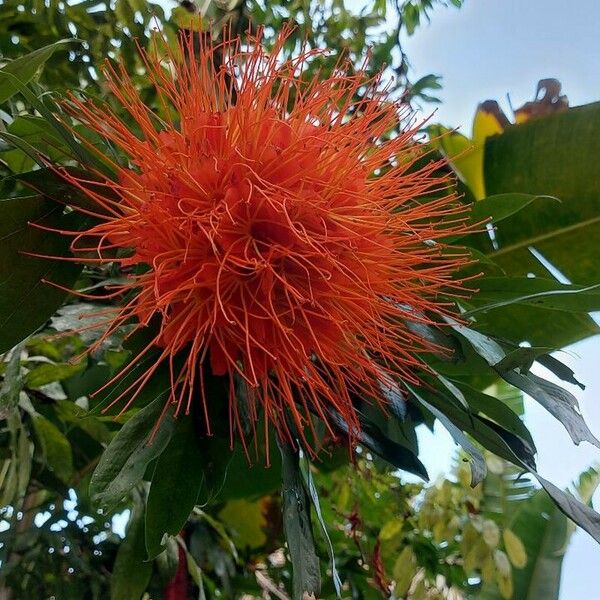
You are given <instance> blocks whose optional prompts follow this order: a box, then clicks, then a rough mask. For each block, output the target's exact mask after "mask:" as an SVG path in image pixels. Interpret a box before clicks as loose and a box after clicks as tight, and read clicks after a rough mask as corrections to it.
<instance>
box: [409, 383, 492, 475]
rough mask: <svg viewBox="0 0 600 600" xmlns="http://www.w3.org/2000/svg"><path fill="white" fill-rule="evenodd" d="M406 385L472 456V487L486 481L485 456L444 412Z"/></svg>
mask: <svg viewBox="0 0 600 600" xmlns="http://www.w3.org/2000/svg"><path fill="white" fill-rule="evenodd" d="M405 385H406V387H407V389H408V390H409V391H410V392H411V393H412V395H413V396H414V397H415V398H416V399H417V400H418V401H419V402H420V403H421V404H422V405H423V406H424V407H425V408H426V409H427V410H428V411H430V412H431V413H432V414H433V415H434V417H435V418H436V419H438V420H439V421H440V423H441V424H442V425H443V426H444V427H445V428H446V429H447V430H448V433H449V434H450V435H451V436H452V439H453V440H454V441H455V442H456V443H457V444H459V445H460V446H461V447H462V449H463V450H464V451H465V452H466V453H467V454H468V455H469V456H470V463H471V487H475V486H476V485H477V484H479V483H481V482H482V481H483V480H484V479H485V475H486V473H487V466H486V464H485V459H484V458H483V454H482V453H481V451H480V450H479V448H477V446H475V445H474V444H473V443H472V442H471V440H469V438H468V437H467V436H466V435H465V434H464V433H463V432H462V431H461V429H460V428H459V427H457V426H456V425H455V424H454V423H453V422H452V421H451V420H450V419H449V418H448V417H447V415H446V414H445V413H444V412H443V411H442V410H439V409H438V408H437V407H436V406H433V405H431V404H430V403H429V402H427V401H426V400H425V399H424V398H423V397H422V396H421V394H419V393H418V392H416V391H415V390H414V388H412V387H411V386H409V385H408V384H405Z"/></svg>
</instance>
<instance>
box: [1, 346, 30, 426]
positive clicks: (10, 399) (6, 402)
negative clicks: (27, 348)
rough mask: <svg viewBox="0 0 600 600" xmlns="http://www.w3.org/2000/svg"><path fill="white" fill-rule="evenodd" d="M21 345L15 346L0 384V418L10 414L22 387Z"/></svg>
mask: <svg viewBox="0 0 600 600" xmlns="http://www.w3.org/2000/svg"><path fill="white" fill-rule="evenodd" d="M22 350H23V345H22V344H19V345H18V346H16V347H15V348H14V349H13V351H12V354H11V355H10V359H9V360H8V363H7V365H6V371H5V372H4V377H3V378H2V384H1V385H0V418H1V419H5V418H7V416H8V415H9V414H11V413H12V412H13V411H14V410H15V409H16V408H17V405H18V403H19V394H20V393H21V390H22V389H23V384H24V382H23V377H22V376H21V351H22Z"/></svg>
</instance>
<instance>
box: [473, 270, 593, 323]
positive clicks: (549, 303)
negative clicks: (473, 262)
mask: <svg viewBox="0 0 600 600" xmlns="http://www.w3.org/2000/svg"><path fill="white" fill-rule="evenodd" d="M474 285H476V286H477V292H476V294H475V295H474V296H473V297H472V298H471V299H470V302H471V304H475V305H476V307H477V308H476V309H474V310H471V311H469V314H470V315H472V314H477V313H481V312H485V311H492V310H495V309H499V308H503V307H509V306H511V307H512V306H513V305H514V304H523V305H526V306H534V307H537V308H547V309H551V310H562V311H568V312H583V313H587V312H593V311H597V310H600V284H594V285H590V286H581V285H570V284H563V283H559V282H558V281H555V280H552V279H546V278H543V277H485V278H482V279H480V280H477V281H476V282H474ZM510 314H511V313H510V312H508V313H506V316H507V317H508V315H510ZM545 314H548V313H545ZM550 314H551V313H550ZM497 316H498V313H497V312H494V315H493V316H492V319H496V318H497Z"/></svg>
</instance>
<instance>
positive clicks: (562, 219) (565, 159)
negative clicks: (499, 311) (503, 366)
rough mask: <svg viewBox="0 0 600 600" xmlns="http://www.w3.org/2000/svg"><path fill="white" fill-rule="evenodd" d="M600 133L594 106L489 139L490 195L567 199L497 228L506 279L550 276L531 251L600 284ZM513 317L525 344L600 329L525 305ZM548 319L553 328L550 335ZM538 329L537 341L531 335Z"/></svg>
mask: <svg viewBox="0 0 600 600" xmlns="http://www.w3.org/2000/svg"><path fill="white" fill-rule="evenodd" d="M599 128H600V103H595V104H589V105H586V106H581V107H577V108H572V109H570V110H568V111H566V112H563V113H560V114H554V115H551V116H548V117H544V118H540V119H535V120H531V121H528V122H526V123H523V124H520V125H517V126H514V127H509V128H507V129H506V131H505V132H504V133H502V134H501V135H496V136H493V137H490V138H488V139H487V140H486V145H485V160H484V170H485V185H486V189H487V192H488V194H490V195H492V194H493V195H496V194H503V193H523V194H531V195H540V194H543V195H551V196H556V197H558V198H560V200H561V202H560V203H553V202H539V203H532V204H531V205H529V206H528V207H527V210H522V211H519V212H518V213H516V214H514V215H512V216H511V217H509V218H506V219H505V220H503V221H502V222H501V223H499V224H498V226H497V229H496V235H495V237H496V241H497V243H498V249H497V250H496V249H494V248H493V246H492V244H491V242H490V241H488V242H487V244H486V248H485V251H486V253H488V254H489V256H491V257H492V258H493V259H494V260H495V261H496V262H497V263H498V264H499V265H500V266H501V267H502V268H503V269H504V270H505V271H506V273H507V274H509V275H516V276H523V275H527V274H528V273H534V274H536V275H541V276H547V275H548V271H547V269H546V268H545V267H544V266H543V265H542V264H541V263H540V262H539V261H538V260H537V259H536V258H535V256H534V255H533V254H532V253H531V251H530V250H529V248H530V247H534V248H535V249H536V250H537V251H539V252H540V253H541V254H542V255H543V256H544V257H545V258H547V259H548V260H549V261H550V263H552V264H553V265H555V266H556V267H557V268H558V269H559V270H560V271H561V272H562V273H563V274H564V275H565V276H566V277H567V278H568V279H569V280H571V281H573V282H576V283H580V284H585V283H591V284H596V283H598V281H600V263H599V261H598V260H597V256H598V253H599V251H600V246H599V244H600V241H599V240H600V180H599V179H598V177H597V170H598V163H599V162H600V137H599V136H598V129H599ZM582 148H585V151H584V152H582V150H581V149H582ZM512 319H513V324H514V328H515V329H519V328H520V329H521V330H522V331H523V336H522V337H523V339H527V340H528V341H530V342H531V343H532V344H534V345H538V346H555V347H564V346H566V345H568V344H571V343H573V342H576V341H578V340H580V339H583V338H585V337H588V336H590V335H593V334H595V333H597V332H598V331H599V328H598V326H597V325H596V324H595V323H594V322H593V321H592V320H591V319H590V318H589V317H588V316H585V315H578V316H576V317H575V316H571V315H551V314H548V312H544V311H539V312H537V313H533V312H531V311H530V310H528V309H527V308H524V307H520V308H519V309H518V310H515V311H513V312H512ZM549 321H552V323H553V326H552V328H547V327H546V329H547V331H546V332H544V327H545V326H546V324H547V323H548V322H549ZM533 331H534V332H536V335H535V336H534V335H532V334H528V332H533ZM498 334H499V335H502V334H501V333H500V331H498Z"/></svg>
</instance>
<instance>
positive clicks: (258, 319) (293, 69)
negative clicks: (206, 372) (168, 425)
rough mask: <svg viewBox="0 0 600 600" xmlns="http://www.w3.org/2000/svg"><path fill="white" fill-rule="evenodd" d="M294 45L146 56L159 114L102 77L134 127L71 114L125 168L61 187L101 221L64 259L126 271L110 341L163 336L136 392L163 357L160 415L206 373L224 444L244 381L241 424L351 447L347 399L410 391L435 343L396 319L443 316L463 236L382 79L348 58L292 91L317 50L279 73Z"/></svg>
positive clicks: (236, 42)
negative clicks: (338, 434) (219, 399)
mask: <svg viewBox="0 0 600 600" xmlns="http://www.w3.org/2000/svg"><path fill="white" fill-rule="evenodd" d="M288 36H289V31H284V32H282V34H281V35H280V36H279V37H278V39H277V41H276V43H275V46H274V48H273V49H272V50H271V51H270V52H267V51H266V50H265V49H264V48H263V47H262V45H261V40H260V39H259V37H248V38H246V39H244V40H241V39H239V38H227V39H226V40H225V41H223V42H221V43H218V44H217V43H212V42H209V41H207V40H206V39H202V40H201V42H200V47H199V48H197V47H194V40H193V39H192V37H191V36H190V35H184V36H182V37H181V40H180V43H179V50H178V52H175V53H173V54H172V55H169V56H167V58H166V59H165V60H162V61H161V60H159V59H158V58H156V57H154V55H150V54H149V53H145V52H142V58H143V60H144V62H145V65H146V69H147V74H148V77H150V79H151V81H152V83H153V85H154V89H155V92H156V100H155V104H154V108H150V107H149V106H147V105H146V104H145V102H144V101H143V99H142V98H141V97H140V95H139V93H138V91H137V90H136V87H135V85H134V83H133V82H132V79H131V77H130V76H129V75H128V74H127V73H126V72H125V70H124V68H123V67H118V68H115V67H112V66H110V65H107V67H106V70H105V74H106V77H107V83H108V88H109V90H110V92H111V93H112V96H113V97H114V100H115V101H116V102H117V103H118V104H120V105H121V107H122V108H124V109H125V110H126V111H127V112H128V113H129V115H130V117H131V119H130V120H128V121H124V120H122V119H121V118H120V117H119V116H118V114H117V113H116V112H113V110H111V109H110V108H108V106H107V105H96V104H94V103H92V102H90V101H81V100H78V99H76V98H72V100H71V105H70V106H71V112H72V114H73V115H74V116H76V118H77V119H78V120H79V121H80V122H82V123H83V124H84V125H86V126H87V128H89V129H91V130H93V131H95V132H97V133H98V134H100V135H101V136H102V137H104V138H105V139H106V140H108V141H109V142H110V143H111V144H112V145H113V146H115V147H116V148H118V149H119V150H120V151H121V152H122V153H123V154H124V155H126V157H127V164H125V165H122V164H116V163H115V164H114V165H113V167H114V169H115V170H116V172H117V173H118V177H116V178H115V179H114V180H112V179H109V178H104V179H103V181H102V182H101V184H98V183H97V181H96V182H95V183H94V185H89V182H88V181H86V180H84V179H83V178H81V177H78V176H75V175H73V174H72V173H71V174H69V173H64V176H65V177H66V178H68V179H69V181H70V182H71V183H72V184H74V185H76V186H78V187H79V188H80V189H81V190H83V191H84V192H85V193H86V195H87V196H88V197H89V199H90V200H91V201H92V204H93V205H94V206H95V207H96V208H95V209H93V210H92V211H91V212H93V213H95V214H96V216H97V217H98V218H99V222H98V224H96V225H94V226H93V227H91V228H90V229H89V230H87V231H85V232H83V233H81V234H79V235H77V236H76V237H75V238H74V241H73V243H72V250H73V252H74V253H75V255H76V256H79V257H80V259H81V260H82V261H83V262H85V261H90V262H92V263H94V264H98V263H100V264H103V263H118V264H119V265H120V266H121V267H122V268H124V269H125V271H128V272H130V273H132V274H130V275H129V278H128V280H127V282H126V283H124V284H123V285H121V286H118V287H117V289H116V292H115V294H116V293H117V292H128V293H129V294H128V295H126V296H124V297H126V298H127V301H126V303H124V304H123V305H121V306H119V307H117V308H116V309H115V314H114V316H113V320H112V325H111V328H110V330H109V331H114V329H115V328H117V327H119V326H121V325H122V324H124V323H125V322H127V321H130V320H131V319H132V318H134V319H135V321H136V322H137V323H138V325H137V328H141V327H144V326H146V325H147V324H148V323H149V322H150V320H151V319H155V320H158V322H159V326H158V329H157V333H156V336H155V337H154V338H153V340H152V341H151V343H150V345H149V346H148V348H150V347H156V348H158V349H159V350H160V358H159V360H158V361H157V362H156V363H155V364H154V365H153V366H152V368H150V369H149V370H148V371H146V372H145V373H144V374H143V375H142V376H141V377H139V378H138V379H137V380H136V382H135V383H134V384H133V385H132V386H130V388H129V389H128V392H131V391H133V390H137V389H140V387H141V386H143V385H144V383H145V382H146V381H147V380H148V379H149V377H150V376H151V375H152V373H153V372H154V370H155V369H156V367H157V366H158V365H159V364H160V363H162V362H168V363H169V364H170V365H171V377H172V385H171V394H170V398H169V402H170V403H174V404H176V405H177V411H180V410H181V411H186V412H187V411H189V410H190V408H191V406H192V405H193V403H197V402H200V403H202V402H204V403H206V399H205V396H204V389H203V387H204V386H203V366H207V367H209V368H210V370H211V371H212V373H213V374H214V375H226V376H229V378H230V380H231V382H232V384H231V387H230V389H231V390H232V391H231V393H230V409H229V410H230V415H231V427H232V431H233V430H238V431H240V432H241V430H242V426H241V424H240V415H239V413H238V411H239V408H238V403H237V401H236V400H235V393H234V388H235V385H234V383H233V382H234V379H237V380H238V382H239V381H242V382H245V384H246V387H247V390H248V394H247V398H246V402H247V406H246V407H245V412H246V414H247V415H249V418H250V420H251V422H256V421H258V420H259V419H261V418H262V419H264V422H265V423H268V424H272V425H274V426H275V428H276V430H277V432H278V433H279V435H282V436H287V437H290V436H291V435H292V434H291V433H290V431H291V429H294V430H295V431H296V433H295V434H294V435H300V436H304V432H306V431H309V430H310V427H311V426H312V425H311V422H312V421H311V414H314V415H316V416H318V417H320V418H321V419H322V420H323V421H324V422H325V423H326V424H328V426H329V427H330V428H331V430H332V432H333V429H334V428H333V425H332V424H334V423H335V422H337V423H338V424H339V423H340V422H343V423H344V429H345V430H346V432H347V434H348V435H349V437H350V438H352V437H353V435H355V433H356V432H357V431H359V429H360V422H359V419H358V416H357V412H356V410H355V408H354V406H353V398H355V397H357V396H360V397H362V398H368V399H370V400H371V401H373V402H377V403H380V404H381V405H382V406H385V404H386V400H385V393H383V392H382V389H383V388H382V382H384V383H385V382H386V381H388V380H389V379H390V378H395V377H400V378H401V379H404V380H408V381H411V382H416V381H417V380H418V376H417V371H418V370H419V369H420V368H422V366H423V365H422V363H421V360H420V359H419V358H418V357H417V354H418V353H421V352H428V351H432V350H435V349H436V348H435V346H434V345H433V344H432V343H431V342H430V341H427V340H426V339H424V338H422V337H421V336H420V335H418V334H417V333H415V332H414V331H413V329H411V328H410V327H409V326H408V325H407V321H415V320H417V321H418V320H421V321H427V322H429V321H428V319H429V318H430V317H425V316H424V315H427V314H429V315H433V316H434V317H435V315H438V316H439V315H440V314H441V313H446V312H447V311H448V310H450V306H451V303H450V302H449V301H448V300H447V299H444V296H443V295H441V294H442V292H444V290H445V291H446V292H447V291H448V290H452V289H455V290H456V289H459V288H460V286H459V285H458V284H456V283H453V282H452V274H453V272H454V271H455V270H456V269H457V267H458V266H460V265H461V264H463V263H464V257H462V256H461V255H460V254H459V253H457V252H454V253H449V252H447V250H446V248H445V246H444V244H443V243H442V240H443V239H445V238H446V237H448V236H456V234H460V233H465V232H466V230H467V226H466V225H465V224H464V222H465V219H464V217H463V218H461V217H460V211H461V210H462V209H461V208H460V205H458V203H457V202H456V198H455V197H453V196H452V194H451V193H450V192H448V191H447V188H448V181H446V180H445V179H443V178H442V179H440V178H439V177H437V176H435V174H434V172H435V171H436V169H438V168H439V166H440V164H439V163H437V162H435V161H429V162H426V161H425V162H426V164H425V166H422V167H420V168H417V166H416V164H417V161H418V160H420V159H422V152H421V151H420V150H419V144H417V143H415V141H414V134H415V130H414V129H411V128H408V129H406V130H404V131H401V132H400V133H399V134H397V135H395V136H393V135H392V136H390V135H388V134H389V132H390V131H391V130H393V129H394V128H395V127H397V125H398V123H399V122H400V120H401V119H402V118H404V117H406V116H407V114H406V112H405V111H404V109H402V107H401V106H400V105H399V104H398V103H396V102H393V101H392V100H391V99H390V98H389V97H388V96H387V95H386V93H385V92H382V91H381V90H380V86H379V79H375V80H367V79H366V76H365V73H364V72H362V71H359V72H356V71H355V72H354V73H353V74H347V73H348V72H350V71H349V69H348V66H347V65H346V64H344V63H343V62H342V61H340V63H339V65H338V68H337V69H336V70H335V71H334V74H333V75H332V76H330V77H328V78H326V79H319V78H318V77H316V78H313V79H307V78H304V77H303V71H304V70H305V67H306V66H307V64H308V63H309V62H310V60H311V59H312V57H313V56H314V55H315V54H318V53H319V52H320V51H306V52H302V53H301V54H300V56H299V57H298V58H295V59H293V60H288V61H282V60H281V59H280V55H281V51H282V48H283V45H284V43H285V41H286V38H287V37H288ZM403 111H404V112H403ZM131 122H133V124H134V126H131ZM421 162H423V161H421ZM425 195H428V197H427V198H425ZM432 197H433V198H434V199H432ZM90 239H91V240H94V242H93V244H92V248H91V249H93V251H94V256H93V257H92V258H90V253H89V251H90ZM127 267H128V268H129V269H126V268H127ZM132 267H135V268H132ZM453 286H454V288H453ZM446 298H447V297H446ZM144 352H145V351H144ZM144 352H142V353H141V354H140V355H139V356H138V357H137V358H134V360H133V364H135V362H136V361H137V360H139V358H141V356H142V355H143V354H144ZM175 355H180V356H181V355H182V356H184V359H183V364H182V366H181V368H179V367H177V368H175V367H174V366H173V365H174V361H173V359H174V357H175ZM134 397H135V392H134V393H133V396H132V398H131V400H133V399H134ZM207 427H208V428H210V423H208V422H207Z"/></svg>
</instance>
